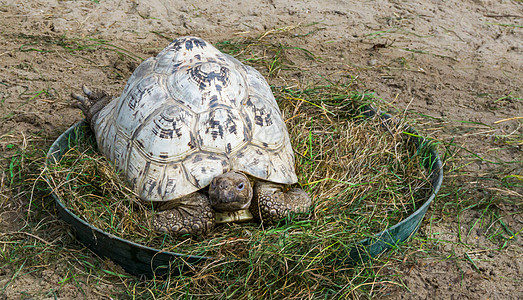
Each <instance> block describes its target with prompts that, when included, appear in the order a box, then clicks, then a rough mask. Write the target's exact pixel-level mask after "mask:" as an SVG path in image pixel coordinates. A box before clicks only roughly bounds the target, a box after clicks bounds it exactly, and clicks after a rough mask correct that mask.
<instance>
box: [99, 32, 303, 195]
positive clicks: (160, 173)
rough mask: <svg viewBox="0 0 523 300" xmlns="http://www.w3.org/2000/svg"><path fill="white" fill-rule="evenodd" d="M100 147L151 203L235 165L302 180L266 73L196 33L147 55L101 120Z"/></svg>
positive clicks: (270, 177) (264, 175)
mask: <svg viewBox="0 0 523 300" xmlns="http://www.w3.org/2000/svg"><path fill="white" fill-rule="evenodd" d="M94 129H95V133H96V139H97V142H98V147H99V149H100V151H101V152H102V153H103V154H104V155H105V156H106V157H107V158H108V159H109V160H110V161H112V162H113V163H114V164H115V166H116V168H117V169H118V170H119V171H121V172H122V174H125V176H126V177H127V180H128V181H129V182H130V183H131V185H132V186H133V188H134V190H135V191H136V192H137V193H138V194H139V195H140V197H141V198H142V199H144V200H146V201H170V200H174V199H177V198H179V197H182V196H185V195H188V194H190V193H192V192H195V191H197V190H199V189H201V188H204V187H205V186H207V185H208V184H209V183H210V182H211V180H212V179H213V178H214V177H215V176H217V175H219V174H223V173H225V172H227V171H230V170H238V171H242V172H244V173H246V174H249V175H251V176H253V177H256V178H260V179H264V180H267V181H272V182H276V183H282V184H293V183H296V182H297V177H296V173H295V170H294V154H293V151H292V148H291V144H290V140H289V135H288V133H287V128H286V126H285V123H284V122H283V119H282V115H281V112H280V110H279V108H278V104H277V103H276V100H275V99H274V96H273V94H272V91H271V89H270V87H269V85H268V84H267V82H266V81H265V79H264V78H263V76H262V75H261V74H260V73H259V72H258V71H256V70H255V69H254V68H252V67H249V66H246V65H244V64H242V63H241V62H239V61H238V60H237V59H235V58H233V57H232V56H230V55H227V54H224V53H221V52H220V51H219V50H217V49H216V48H214V47H213V46H212V45H211V44H209V43H207V42H206V41H204V40H202V39H200V38H196V37H183V38H179V39H176V40H174V41H173V42H172V43H171V44H169V46H167V47H166V48H165V49H164V50H163V51H161V52H160V53H159V54H158V55H157V56H156V57H152V58H149V59H147V60H145V61H144V62H143V63H142V64H140V66H138V68H137V69H136V70H135V71H134V73H133V74H132V76H131V77H130V78H129V80H128V82H127V85H126V86H125V89H124V91H123V93H122V95H121V96H120V97H119V98H117V99H114V100H113V101H111V102H110V103H109V105H107V106H106V107H105V108H104V109H103V110H102V111H101V112H100V116H99V117H98V118H97V123H96V124H94Z"/></svg>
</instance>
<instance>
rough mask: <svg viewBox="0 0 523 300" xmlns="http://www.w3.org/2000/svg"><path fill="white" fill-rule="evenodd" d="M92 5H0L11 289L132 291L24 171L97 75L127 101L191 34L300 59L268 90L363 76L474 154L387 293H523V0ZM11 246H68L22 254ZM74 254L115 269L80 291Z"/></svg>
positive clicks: (5, 279) (34, 164) (448, 142)
mask: <svg viewBox="0 0 523 300" xmlns="http://www.w3.org/2000/svg"><path fill="white" fill-rule="evenodd" d="M97 2H98V1H53V0H38V1H0V11H1V12H2V20H0V32H1V36H2V38H1V40H0V66H1V69H2V72H1V73H0V117H1V119H0V148H1V149H2V151H3V154H2V156H1V159H2V164H3V166H4V168H3V171H2V174H0V175H1V176H0V179H1V181H0V183H1V185H0V186H1V189H2V192H1V194H2V197H1V198H0V201H1V202H0V203H1V204H2V205H1V209H0V224H2V229H1V230H0V235H1V237H2V240H1V243H0V246H1V247H2V248H1V249H0V250H1V251H0V254H1V255H0V258H1V260H0V261H1V262H2V268H1V271H0V289H1V290H0V295H2V296H4V297H6V298H14V297H36V298H45V297H54V296H56V295H58V296H59V297H61V298H64V299H67V298H71V299H72V298H77V297H84V298H103V297H104V295H114V294H118V293H124V292H123V291H124V290H126V289H127V288H128V287H127V286H126V283H122V282H123V281H122V279H121V278H120V277H117V276H116V277H114V276H112V275H111V272H112V271H111V270H114V268H115V267H114V266H111V264H110V263H105V262H104V261H103V260H100V259H98V258H93V256H92V254H90V252H88V251H85V250H81V246H79V245H78V244H77V243H76V242H75V241H74V240H73V239H72V238H71V237H70V236H69V235H70V230H69V229H67V228H64V227H63V226H62V227H53V226H55V225H53V226H51V225H50V224H58V223H60V221H59V220H58V219H57V218H56V216H55V215H53V214H46V213H42V214H38V213H35V211H38V209H37V208H36V207H35V203H40V204H42V205H45V203H47V202H45V201H44V200H41V199H40V198H42V199H43V197H44V196H45V194H46V193H45V192H43V191H42V192H40V193H35V190H38V189H37V188H35V184H33V182H34V178H33V179H32V180H33V181H31V180H29V179H30V178H31V177H29V179H27V178H26V177H24V176H25V175H27V174H26V173H27V172H28V171H27V170H32V171H34V173H35V174H36V175H35V176H37V175H38V172H37V170H38V167H39V166H41V164H42V160H41V158H42V153H43V152H45V150H46V148H47V147H48V146H49V145H50V143H51V141H52V140H53V139H54V138H56V136H57V135H58V134H59V133H60V132H63V131H64V130H65V129H66V128H68V127H69V126H70V125H72V124H73V123H75V122H76V121H77V120H79V119H81V118H82V115H81V113H80V111H79V110H78V109H76V108H74V107H72V105H71V100H70V98H69V94H70V92H71V91H77V92H78V91H79V89H80V86H81V84H82V83H86V84H88V85H90V86H93V87H99V88H103V89H105V90H107V91H109V92H111V93H113V94H118V93H119V92H120V91H121V90H122V89H123V86H124V84H125V82H126V79H127V78H128V77H129V76H130V74H131V73H132V71H133V70H134V68H135V67H136V66H137V65H138V64H139V63H140V61H141V58H147V57H149V56H152V55H155V54H156V53H157V52H158V51H159V50H160V49H162V48H163V47H164V46H165V45H166V44H167V43H168V42H169V41H170V40H171V39H173V38H175V37H178V36H181V35H196V36H200V37H202V38H205V39H206V40H209V41H210V42H213V43H217V42H222V41H228V40H235V41H241V40H242V39H243V38H247V37H249V38H252V37H262V39H269V38H270V41H271V43H274V44H280V45H283V46H284V47H283V48H284V49H285V51H284V54H286V55H288V56H292V58H293V60H292V62H289V64H288V65H289V66H291V67H292V65H293V64H294V65H297V66H300V68H297V69H296V71H295V74H294V75H295V76H293V77H291V78H289V77H288V76H287V77H283V76H279V73H278V69H274V70H271V69H270V66H267V67H266V68H265V69H262V70H260V71H261V72H262V73H263V74H265V75H269V74H270V75H271V76H270V79H269V82H270V83H271V84H273V85H277V86H279V85H286V86H290V85H293V84H304V82H310V83H311V84H313V83H315V82H320V81H322V80H324V79H325V78H327V79H328V80H330V81H332V82H342V83H352V85H353V87H354V88H355V89H358V90H371V91H375V93H376V94H377V96H379V97H381V98H383V99H384V101H385V102H386V103H387V105H386V106H385V108H386V109H388V110H391V111H393V112H394V113H395V114H396V115H402V116H403V115H406V116H408V118H409V122H411V123H413V124H414V125H415V127H417V128H420V129H421V130H422V132H423V134H424V135H428V136H430V137H434V138H436V139H438V140H441V141H443V142H444V144H445V147H448V148H452V147H454V148H452V149H456V148H455V147H457V146H459V147H463V148H466V149H467V151H462V150H459V151H458V150H452V151H447V152H446V153H444V156H446V158H447V159H448V162H447V165H446V173H447V179H446V186H445V187H444V191H443V192H442V196H441V197H440V198H439V199H437V200H438V201H437V203H436V205H435V206H434V207H433V209H432V214H433V215H432V216H428V217H427V218H426V221H425V222H424V224H423V226H422V228H421V229H420V232H419V234H418V238H417V239H416V240H414V241H413V242H412V245H413V247H418V250H419V251H418V250H416V248H414V249H413V248H408V249H407V250H405V252H401V251H400V252H397V253H395V254H394V255H395V259H394V261H398V262H399V263H393V264H392V267H390V270H389V272H390V273H391V274H392V275H393V276H395V275H400V276H399V277H398V278H400V279H398V280H397V281H395V283H394V284H392V285H387V284H386V283H384V285H383V286H384V288H383V289H380V290H379V294H380V295H382V296H389V297H390V298H398V297H402V298H412V299H418V298H434V297H436V298H444V299H446V298H470V299H476V298H509V299H510V298H514V299H517V298H521V297H523V291H522V289H521V277H522V275H521V272H522V263H521V261H522V260H521V255H522V251H521V249H522V247H521V238H520V235H519V234H518V233H519V232H520V231H521V228H522V225H523V220H522V217H521V199H522V195H523V189H522V188H521V184H520V183H519V185H518V182H519V181H518V178H522V177H521V176H523V170H522V167H521V166H522V165H523V164H522V163H521V160H522V157H523V155H522V144H521V143H522V140H523V138H522V136H523V129H522V128H523V125H522V122H521V119H518V118H521V117H522V116H523V99H522V97H523V96H522V94H523V93H522V91H521V87H522V86H523V76H521V74H523V29H522V28H521V26H522V24H523V4H522V3H521V1H516V0H514V1H508V0H507V1H472V0H465V1H444V2H441V1H410V2H401V1H370V2H369V1H367V2H361V1H345V2H340V1H335V0H328V1H321V2H309V1H303V2H294V3H292V4H289V3H288V2H287V1H277V0H273V1H259V2H256V3H243V4H242V5H237V3H236V2H234V1H220V2H217V1H199V0H196V1H174V0H170V1H159V0H150V1H126V0H124V1H115V2H112V1H109V2H105V1H101V3H97ZM302 49H305V50H307V51H308V52H305V51H303V50H302ZM307 53H310V54H311V55H314V59H310V57H309V56H308V54H307ZM282 59H285V57H283V58H282ZM453 151H454V152H453ZM28 153H32V154H31V155H29V154H28ZM518 176H519V177H518ZM22 179H23V180H22ZM26 179H27V180H26ZM17 180H18V181H17ZM519 180H520V179H519ZM37 192H38V191H37ZM475 203H480V205H475ZM28 208H31V214H28V212H27V210H28ZM43 211H45V210H43ZM28 215H30V217H28ZM487 216H488V217H487ZM42 224H44V225H42ZM49 226H51V227H49ZM27 228H29V229H30V231H24V230H26V229H27ZM49 228H51V229H54V231H52V232H49V231H50V230H49ZM56 228H61V230H57V229H56ZM19 231H24V232H26V233H24V234H21V235H20V234H19V233H17V232H19ZM498 231H499V232H498ZM64 232H66V234H65V237H64ZM35 236H36V237H37V238H35ZM28 241H29V242H28ZM25 243H29V244H25ZM427 243H428V244H430V246H426V245H427ZM15 245H25V246H27V245H32V246H31V247H33V248H34V249H42V251H43V250H48V249H50V248H53V249H56V247H63V248H64V249H65V250H64V251H65V254H63V257H62V258H57V257H55V259H54V260H50V261H42V257H41V256H39V255H37V254H35V253H32V254H31V255H30V257H24V258H23V257H21V253H19V252H16V251H14V250H12V249H14V248H9V247H14V246H15ZM40 247H41V248H40ZM425 247H428V248H425ZM24 259H25V260H24ZM27 259H31V260H30V261H28V260H27ZM79 260H81V261H82V262H84V261H87V262H88V263H92V264H100V265H99V266H100V269H102V270H106V271H108V272H105V273H103V272H102V273H103V274H106V275H107V274H109V275H108V276H109V277H102V278H104V279H102V283H98V285H97V286H96V287H92V286H91V285H90V284H89V280H90V278H91V276H92V275H91V274H89V271H85V270H82V271H79V274H82V277H81V278H82V279H81V280H80V279H78V280H80V281H82V282H81V283H78V284H71V283H70V282H72V281H74V280H72V281H71V279H72V278H73V279H74V278H76V277H75V276H73V275H71V274H69V273H68V272H70V271H67V270H69V269H65V271H61V270H62V269H60V268H58V266H59V265H60V264H65V265H72V266H75V267H76V268H78V266H81V264H80V263H79V262H78V261H79ZM22 262H25V264H27V265H28V266H29V265H30V266H31V267H30V268H29V269H27V268H24V267H20V266H24V265H23V264H22ZM42 266H43V267H42ZM20 271H22V272H21V273H20ZM64 272H65V273H64ZM86 272H87V273H86ZM97 276H102V275H100V274H97ZM111 276H112V277H111ZM78 278H80V277H78ZM29 287H30V288H29ZM75 289H78V290H75ZM115 291H116V292H115ZM370 295H373V294H372V293H370Z"/></svg>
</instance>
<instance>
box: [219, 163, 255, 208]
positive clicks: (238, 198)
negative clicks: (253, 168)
mask: <svg viewBox="0 0 523 300" xmlns="http://www.w3.org/2000/svg"><path fill="white" fill-rule="evenodd" d="M251 199H252V185H251V183H250V181H249V178H248V177H247V176H246V175H245V174H242V173H239V172H234V171H232V172H227V173H224V174H221V175H218V176H216V177H215V178H214V179H213V180H212V181H211V184H210V186H209V200H210V202H211V206H212V208H213V209H214V210H216V211H218V212H232V211H237V210H244V209H248V208H249V205H251Z"/></svg>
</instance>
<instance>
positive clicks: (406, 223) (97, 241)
mask: <svg viewBox="0 0 523 300" xmlns="http://www.w3.org/2000/svg"><path fill="white" fill-rule="evenodd" d="M364 114H365V115H367V116H369V117H371V116H374V115H376V114H377V112H376V111H375V110H373V109H370V108H368V109H366V110H365V112H364ZM380 117H381V119H382V121H383V124H384V126H386V125H387V123H388V122H394V121H393V120H392V118H391V116H390V115H389V114H380ZM404 132H406V134H407V135H408V139H407V141H408V143H413V144H414V145H415V146H416V147H417V148H418V149H419V150H420V151H421V153H422V159H423V162H424V167H425V169H426V170H427V173H428V175H429V176H428V178H429V180H430V182H431V185H432V193H431V194H430V196H429V197H428V199H426V200H425V201H424V202H423V205H422V206H421V207H419V208H418V209H417V210H416V211H415V212H414V213H412V214H411V215H410V216H409V217H407V218H405V219H404V220H402V221H401V222H399V223H397V224H396V225H394V226H391V227H389V228H388V229H386V230H384V231H382V232H380V233H378V234H376V235H375V236H374V237H372V238H367V239H365V240H362V241H360V242H359V243H356V244H355V245H354V247H353V248H352V249H351V251H350V259H349V260H348V261H343V262H340V263H343V264H354V263H357V262H359V261H364V260H367V259H369V258H372V257H376V256H378V255H380V254H381V253H383V252H385V251H387V250H389V249H392V248H393V247H395V246H396V245H398V244H399V243H402V242H404V241H405V240H407V239H408V238H410V237H411V236H412V235H414V234H415V233H416V231H417V230H418V228H419V226H420V224H421V221H422V220H423V217H424V216H425V213H426V212H427V209H428V207H429V206H430V204H431V203H432V201H433V200H434V198H435V197H436V194H437V193H438V191H439V189H440V187H441V184H442V182H443V169H442V163H441V160H440V158H439V156H438V153H437V152H436V149H435V147H434V146H433V145H432V144H431V143H430V142H429V141H427V140H426V139H424V138H423V137H420V136H419V135H418V134H417V133H416V131H415V130H414V129H412V128H411V127H409V126H406V127H405V130H404ZM87 134H91V133H90V129H89V126H88V124H87V123H85V122H84V121H81V122H78V123H76V124H75V125H73V126H72V127H70V128H69V129H67V130H66V131H65V132H64V133H63V134H62V135H60V136H59V137H58V139H57V140H56V141H55V142H54V143H53V144H52V146H51V148H50V149H49V151H48V153H47V158H46V164H47V165H50V164H54V163H56V162H57V161H59V160H60V158H61V157H62V155H63V154H64V153H65V152H67V151H68V150H69V149H70V147H71V145H72V144H73V141H75V140H77V139H78V138H83V137H84V136H85V135H87ZM52 196H53V197H54V199H55V201H56V206H57V209H58V212H59V214H60V216H61V217H62V219H63V220H64V221H65V222H67V223H69V224H70V225H71V226H72V227H73V228H74V230H75V233H76V237H77V238H78V240H79V241H80V242H81V243H83V244H84V245H85V246H87V247H88V248H89V249H91V250H92V251H93V252H94V253H96V254H98V255H99V256H102V257H107V258H110V259H112V260H113V261H114V262H116V263H117V264H119V265H121V266H122V267H123V268H124V269H125V270H126V271H127V272H129V273H131V274H134V275H138V276H140V275H146V276H151V275H163V274H166V273H168V272H170V273H173V274H178V273H180V272H181V271H183V270H188V269H189V268H190V266H191V265H194V264H198V263H200V262H203V261H207V260H209V259H212V257H202V256H194V255H188V254H183V253H174V252H166V251H162V250H159V249H155V248H151V247H147V246H144V245H141V244H137V243H134V242H131V241H128V240H124V239H122V238H119V237H117V236H115V235H112V234H110V233H107V232H105V231H102V230H100V229H98V228H96V227H94V226H92V225H91V224H89V223H87V222H85V221H84V220H82V219H81V218H79V217H78V216H77V215H75V214H74V213H73V212H72V211H70V210H69V209H67V208H66V207H65V206H64V204H63V203H62V201H61V200H60V199H59V197H58V196H57V195H56V194H55V193H54V191H53V192H52Z"/></svg>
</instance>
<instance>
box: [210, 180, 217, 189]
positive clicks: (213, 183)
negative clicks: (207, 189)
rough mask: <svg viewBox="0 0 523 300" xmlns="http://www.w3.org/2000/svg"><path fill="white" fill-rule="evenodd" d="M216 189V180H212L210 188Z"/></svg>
mask: <svg viewBox="0 0 523 300" xmlns="http://www.w3.org/2000/svg"><path fill="white" fill-rule="evenodd" d="M215 187H216V180H215V179H213V181H211V188H212V189H214V188H215Z"/></svg>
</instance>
